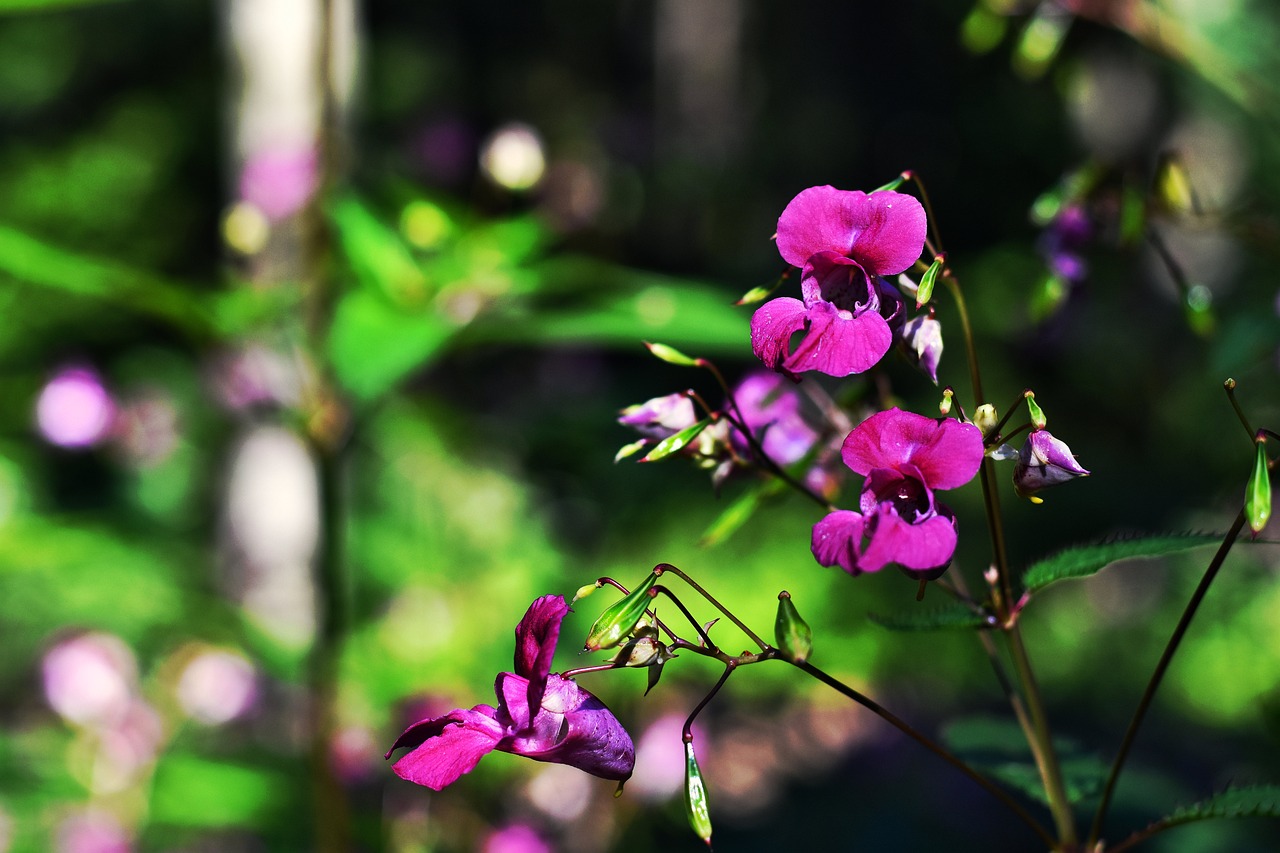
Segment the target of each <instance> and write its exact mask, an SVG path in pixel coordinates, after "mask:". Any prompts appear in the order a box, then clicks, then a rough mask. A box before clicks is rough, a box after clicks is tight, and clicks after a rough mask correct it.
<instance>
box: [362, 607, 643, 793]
mask: <svg viewBox="0 0 1280 853" xmlns="http://www.w3.org/2000/svg"><path fill="white" fill-rule="evenodd" d="M568 612H569V605H567V604H565V601H564V599H563V598H562V597H560V596H558V595H544V596H543V597H542V598H539V599H538V600H536V601H534V602H533V604H531V605H529V610H528V611H527V612H526V613H525V615H524V618H523V619H521V620H520V624H519V625H517V626H516V657H515V670H516V671H515V672H514V673H511V672H503V673H499V674H498V680H497V683H496V684H495V685H494V690H495V692H496V693H497V695H498V707H497V708H493V707H490V706H489V705H477V706H475V707H474V708H471V709H470V710H465V709H458V710H456V711H450V712H449V713H448V714H445V715H444V716H443V717H436V718H434V719H426V720H419V721H418V722H416V723H414V724H413V725H411V726H409V728H407V729H405V730H404V733H403V734H401V735H400V737H399V738H397V739H396V742H395V743H394V744H392V746H391V749H389V750H387V754H386V757H387V758H390V757H391V753H393V752H395V751H396V750H397V749H400V748H401V747H409V748H410V752H408V753H406V754H405V755H403V756H401V757H400V759H399V760H398V761H396V763H395V764H393V765H392V767H391V769H392V770H393V771H395V773H396V775H397V776H399V777H400V778H401V779H407V780H409V781H410V782H415V783H417V784H419V785H426V786H427V787H428V788H431V789H432V790H435V791H439V790H442V789H443V788H444V787H445V786H446V785H449V784H451V783H452V782H454V781H455V780H457V779H458V777H460V776H462V775H463V774H464V773H469V772H471V770H472V769H473V768H474V767H475V766H476V764H478V763H479V762H480V759H481V758H483V757H484V756H485V755H487V754H488V753H490V752H492V751H494V750H495V749H496V750H498V751H499V752H510V753H513V754H515V755H523V756H525V757H526V758H532V759H533V760H535V761H549V762H553V763H555V764H568V765H570V766H571V767H577V768H578V769H580V770H585V771H586V772H588V773H591V774H592V775H595V776H600V777H602V778H605V779H617V780H625V779H627V778H628V777H630V776H631V769H632V767H633V766H634V765H635V748H634V747H633V746H632V744H631V737H630V736H629V735H628V734H627V732H626V730H625V729H624V728H623V727H622V724H621V723H619V722H618V720H617V719H616V718H615V717H614V716H613V714H612V713H611V712H610V711H609V709H608V708H606V707H605V706H604V703H603V702H601V701H600V700H599V699H597V698H596V697H594V696H592V695H591V694H590V693H588V692H587V691H586V690H583V689H582V688H581V687H579V686H578V685H577V684H576V683H575V682H574V681H573V680H572V679H569V678H562V677H561V676H559V675H552V674H551V658H552V656H553V655H554V654H555V650H556V641H557V640H559V638H560V623H561V622H562V621H563V620H564V617H565V614H566V613H568Z"/></svg>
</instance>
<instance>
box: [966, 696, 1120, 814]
mask: <svg viewBox="0 0 1280 853" xmlns="http://www.w3.org/2000/svg"><path fill="white" fill-rule="evenodd" d="M942 741H943V743H944V744H945V745H946V746H947V748H948V749H950V750H951V751H952V752H954V753H955V754H956V755H957V756H959V757H960V758H962V759H964V761H965V762H966V763H967V764H969V765H970V766H972V767H973V768H974V769H976V770H979V771H981V772H983V773H985V774H987V775H990V776H992V777H994V778H996V779H998V780H1000V781H1001V782H1003V783H1005V784H1006V785H1008V786H1009V787H1011V788H1014V789H1016V790H1018V791H1021V792H1023V793H1025V794H1027V795H1028V796H1030V797H1033V798H1034V799H1036V800H1038V801H1040V802H1042V803H1045V804H1046V805H1048V798H1047V797H1046V796H1045V793H1044V785H1043V782H1042V781H1041V779H1040V771H1039V769H1038V768H1037V767H1036V765H1035V761H1034V759H1033V758H1032V756H1031V750H1030V748H1029V747H1028V746H1027V741H1026V738H1025V736H1024V735H1023V732H1022V729H1021V728H1020V727H1019V726H1018V724H1017V723H1016V722H1015V721H1013V720H1008V719H1000V718H997V717H985V716H982V717H968V718H965V719H962V720H957V721H955V722H953V723H950V724H948V725H947V726H946V728H944V729H943V731H942ZM1053 745H1054V749H1055V751H1056V752H1057V753H1058V758H1059V766H1060V767H1061V769H1062V781H1063V786H1064V787H1065V788H1066V794H1067V799H1068V800H1069V801H1070V802H1072V803H1077V802H1080V801H1081V800H1083V799H1085V798H1087V797H1090V796H1092V795H1093V794H1096V793H1097V792H1098V791H1099V790H1100V789H1101V788H1102V781H1103V778H1104V777H1105V775H1106V772H1107V768H1106V766H1105V765H1104V764H1103V762H1102V761H1101V760H1100V759H1099V758H1097V756H1094V755H1090V754H1088V753H1084V752H1082V751H1081V749H1080V747H1079V745H1078V744H1076V743H1075V742H1074V741H1071V740H1069V739H1067V738H1061V737H1055V738H1054V739H1053Z"/></svg>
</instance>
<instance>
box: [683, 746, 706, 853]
mask: <svg viewBox="0 0 1280 853" xmlns="http://www.w3.org/2000/svg"><path fill="white" fill-rule="evenodd" d="M684 810H685V813H686V814H688V815H689V826H691V827H693V831H694V832H695V833H697V835H698V837H699V838H701V839H702V840H703V841H705V842H706V843H707V846H708V847H710V846H711V812H710V810H709V809H708V808H707V786H706V785H704V784H702V771H701V770H699V769H698V759H697V757H696V756H694V754H693V742H692V741H686V742H685V745H684Z"/></svg>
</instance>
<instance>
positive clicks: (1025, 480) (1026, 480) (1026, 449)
mask: <svg viewBox="0 0 1280 853" xmlns="http://www.w3.org/2000/svg"><path fill="white" fill-rule="evenodd" d="M1087 476H1089V472H1088V471H1087V470H1086V469H1085V468H1084V467H1083V466H1082V465H1081V464H1080V463H1079V462H1077V461H1076V457H1075V455H1074V454H1073V453H1072V452H1071V448H1070V447H1067V445H1066V444H1065V443H1064V442H1062V441H1061V440H1060V439H1057V438H1054V437H1053V435H1052V434H1051V433H1050V432H1049V431H1048V430H1047V429H1038V430H1035V431H1034V432H1032V433H1031V435H1029V436H1027V441H1026V443H1025V444H1023V445H1022V450H1021V451H1019V452H1018V461H1017V463H1016V464H1015V465H1014V466H1013V487H1014V490H1015V491H1016V492H1017V493H1018V494H1019V495H1020V496H1022V497H1024V498H1025V497H1030V496H1031V495H1033V494H1035V493H1036V492H1038V491H1040V490H1041V489H1045V488H1048V487H1049V486H1056V485H1058V484H1059V483H1065V482H1067V481H1068V480H1074V479H1076V478H1077V477H1087Z"/></svg>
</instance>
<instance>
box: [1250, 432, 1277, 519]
mask: <svg viewBox="0 0 1280 853" xmlns="http://www.w3.org/2000/svg"><path fill="white" fill-rule="evenodd" d="M1257 444H1258V456H1257V458H1256V460H1255V461H1254V463H1253V476H1251V477H1250V478H1249V488H1248V489H1246V490H1245V496H1244V514H1245V518H1247V519H1248V520H1249V529H1250V530H1252V531H1253V535H1254V536H1257V535H1258V534H1259V533H1261V532H1262V528H1264V527H1266V526H1267V519H1269V518H1271V476H1270V472H1269V471H1268V469H1267V445H1266V443H1265V442H1263V441H1259V442H1258V443H1257Z"/></svg>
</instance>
